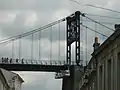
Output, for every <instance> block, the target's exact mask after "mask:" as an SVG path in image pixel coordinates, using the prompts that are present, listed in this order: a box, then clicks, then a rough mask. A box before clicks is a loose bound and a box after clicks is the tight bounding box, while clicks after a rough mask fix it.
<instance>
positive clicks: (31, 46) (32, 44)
mask: <svg viewBox="0 0 120 90" xmlns="http://www.w3.org/2000/svg"><path fill="white" fill-rule="evenodd" d="M31 38H32V43H31V61H32V60H33V34H32V37H31Z"/></svg>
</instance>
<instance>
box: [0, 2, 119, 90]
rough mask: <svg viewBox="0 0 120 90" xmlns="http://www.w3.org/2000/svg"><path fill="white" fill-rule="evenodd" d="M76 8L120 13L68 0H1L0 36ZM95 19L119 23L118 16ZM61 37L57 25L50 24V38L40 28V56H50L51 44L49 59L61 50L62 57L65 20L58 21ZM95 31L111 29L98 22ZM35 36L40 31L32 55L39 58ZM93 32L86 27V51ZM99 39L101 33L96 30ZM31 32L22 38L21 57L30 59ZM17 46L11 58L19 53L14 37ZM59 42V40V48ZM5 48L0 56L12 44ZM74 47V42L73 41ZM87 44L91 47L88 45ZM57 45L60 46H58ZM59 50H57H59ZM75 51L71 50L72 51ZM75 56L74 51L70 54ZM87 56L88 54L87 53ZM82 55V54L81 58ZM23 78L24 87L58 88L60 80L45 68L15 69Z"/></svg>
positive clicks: (111, 5)
mask: <svg viewBox="0 0 120 90" xmlns="http://www.w3.org/2000/svg"><path fill="white" fill-rule="evenodd" d="M77 1H78V2H79V3H80V4H81V5H84V4H92V5H97V6H101V7H105V8H110V9H113V10H118V11H119V8H120V5H119V3H120V1H118V0H77ZM76 10H80V11H81V12H85V13H88V14H97V15H107V16H114V17H120V16H119V14H117V13H112V12H109V11H105V10H101V9H96V8H92V7H85V6H79V5H77V4H76V3H74V2H71V1H69V0H0V40H2V39H3V38H6V37H10V36H14V35H18V34H21V33H24V32H27V31H31V30H32V29H36V28H39V27H41V26H43V25H46V24H48V23H51V22H53V21H56V20H58V19H60V18H63V17H66V16H68V15H70V14H72V13H74V12H75V11H76ZM88 16H89V15H88ZM89 17H91V18H93V19H95V20H98V21H101V22H108V23H112V24H105V25H107V26H109V27H110V28H114V23H119V20H117V19H107V18H100V17H93V16H89ZM85 25H87V26H90V27H91V28H94V29H95V23H91V22H85ZM60 26H61V28H60V33H61V35H60V36H61V37H60V41H59V38H58V30H59V28H58V27H59V26H58V25H56V26H54V27H52V42H51V40H50V38H51V37H50V30H51V28H49V30H46V31H43V32H42V35H41V40H40V42H41V59H44V60H49V59H50V53H49V52H50V48H51V45H52V59H56V60H58V55H59V53H60V60H65V50H66V47H65V29H66V27H65V23H62V24H60ZM96 27H97V28H96V29H97V30H98V31H101V32H102V33H104V34H106V35H110V34H111V33H112V32H111V31H108V30H106V29H105V28H103V27H100V26H99V25H97V26H96ZM82 30H83V41H82V42H83V43H81V46H82V48H83V49H84V50H83V51H84V53H85V40H84V39H86V38H85V28H83V29H82ZM38 36H39V33H36V34H34V47H36V48H35V49H34V51H33V52H34V53H33V58H34V59H38V58H39V57H38V52H39V51H38V41H39V39H38ZM94 36H95V33H94V32H92V31H89V34H88V38H89V40H88V46H87V47H88V53H91V51H92V44H93V39H94ZM97 36H99V37H100V41H101V42H102V41H103V39H105V38H104V37H102V36H100V35H98V34H97ZM30 38H31V36H28V37H26V38H23V39H22V46H23V47H22V49H21V52H22V53H21V57H24V58H27V59H30V57H31V56H30V55H31V53H30V52H31V51H30V45H31V39H30ZM15 43H16V46H15V48H16V50H15V51H14V58H17V57H18V42H17V41H16V42H15ZM58 43H60V48H59V45H58ZM3 46H4V45H2V46H1V47H3ZM5 47H6V48H0V50H1V52H0V56H11V47H12V45H10V44H9V45H8V46H7V45H6V46H5ZM73 47H74V45H73ZM89 47H90V48H89ZM59 49H60V50H59ZM58 52H59V53H58ZM73 52H74V51H73ZM73 57H74V55H73ZM88 57H90V54H89V55H88ZM84 59H85V58H84ZM17 73H19V74H20V76H21V77H22V78H23V79H24V80H25V82H24V84H23V90H61V89H62V80H55V79H54V76H55V75H54V74H55V73H46V72H44V73H43V72H17Z"/></svg>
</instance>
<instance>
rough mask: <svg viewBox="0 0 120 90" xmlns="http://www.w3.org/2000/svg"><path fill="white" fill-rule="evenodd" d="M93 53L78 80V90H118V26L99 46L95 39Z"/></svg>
mask: <svg viewBox="0 0 120 90" xmlns="http://www.w3.org/2000/svg"><path fill="white" fill-rule="evenodd" d="M93 46H94V52H93V53H92V58H91V60H90V61H89V63H88V65H87V66H86V69H85V72H84V74H83V76H82V77H81V78H80V83H79V89H80V90H120V25H115V32H114V33H113V34H112V35H111V36H110V37H109V38H108V39H107V40H106V41H104V42H103V43H102V44H101V45H100V44H99V43H98V38H97V37H96V38H95V44H94V45H93Z"/></svg>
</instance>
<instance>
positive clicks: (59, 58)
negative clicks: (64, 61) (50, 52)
mask: <svg viewBox="0 0 120 90" xmlns="http://www.w3.org/2000/svg"><path fill="white" fill-rule="evenodd" d="M58 28H59V29H58V38H59V42H58V52H59V53H58V60H61V57H60V23H59V24H58Z"/></svg>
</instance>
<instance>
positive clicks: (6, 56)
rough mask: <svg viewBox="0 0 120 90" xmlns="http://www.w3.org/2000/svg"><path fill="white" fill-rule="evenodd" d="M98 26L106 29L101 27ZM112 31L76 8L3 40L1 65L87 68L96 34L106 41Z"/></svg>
mask: <svg viewBox="0 0 120 90" xmlns="http://www.w3.org/2000/svg"><path fill="white" fill-rule="evenodd" d="M91 24H92V25H91ZM93 25H94V26H93ZM98 26H100V27H102V28H99V29H104V31H101V30H98V28H97V27H98ZM106 32H107V33H108V32H109V34H106ZM113 32H114V29H112V28H110V27H108V26H107V25H105V24H102V23H101V22H99V21H96V20H94V19H92V18H90V17H89V14H88V15H87V14H86V13H82V12H79V11H76V12H75V13H73V14H71V15H69V16H67V17H65V18H62V19H60V20H57V21H55V22H52V23H50V24H47V25H45V26H43V27H40V28H37V29H34V30H32V31H29V32H26V33H22V34H19V35H16V36H13V37H9V38H7V39H3V40H1V41H0V45H1V55H0V56H1V59H0V68H4V69H7V70H12V71H45V72H60V71H65V70H71V68H72V67H74V66H78V67H79V68H84V66H85V65H86V64H87V63H86V62H88V60H89V59H90V55H91V53H92V43H93V37H95V36H99V37H100V38H102V39H101V42H103V41H104V40H106V39H107V38H108V37H109V35H110V34H111V33H113Z"/></svg>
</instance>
